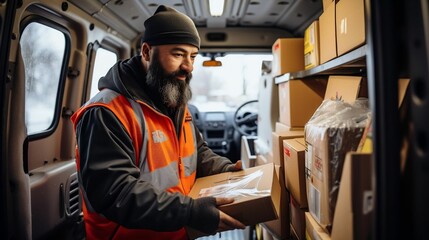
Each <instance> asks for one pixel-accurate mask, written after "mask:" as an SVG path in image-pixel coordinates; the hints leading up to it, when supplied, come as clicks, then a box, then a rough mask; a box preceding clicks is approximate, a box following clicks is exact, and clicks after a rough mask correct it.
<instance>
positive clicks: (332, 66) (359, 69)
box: [274, 45, 367, 84]
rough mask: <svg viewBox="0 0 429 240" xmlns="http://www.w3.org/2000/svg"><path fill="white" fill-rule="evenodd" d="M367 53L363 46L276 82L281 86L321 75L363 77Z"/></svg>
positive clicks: (284, 75)
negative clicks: (283, 83)
mask: <svg viewBox="0 0 429 240" xmlns="http://www.w3.org/2000/svg"><path fill="white" fill-rule="evenodd" d="M366 51H367V46H366V45H363V46H361V47H358V48H356V49H355V50H353V51H350V52H348V53H346V54H344V55H341V56H339V57H337V58H334V59H332V60H330V61H328V62H326V63H323V64H321V65H319V66H316V67H314V68H311V69H308V70H304V71H299V72H292V73H285V74H283V75H280V76H278V77H276V78H275V79H274V81H275V83H276V84H279V83H282V82H286V81H289V80H291V79H303V78H308V77H311V76H320V75H335V74H345V75H356V74H358V75H362V74H364V72H365V68H366V60H365V57H366Z"/></svg>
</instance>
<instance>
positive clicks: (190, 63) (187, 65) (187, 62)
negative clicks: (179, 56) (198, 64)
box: [180, 57, 194, 73]
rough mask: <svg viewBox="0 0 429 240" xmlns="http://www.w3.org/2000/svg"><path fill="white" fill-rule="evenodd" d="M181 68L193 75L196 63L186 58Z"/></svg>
mask: <svg viewBox="0 0 429 240" xmlns="http://www.w3.org/2000/svg"><path fill="white" fill-rule="evenodd" d="M180 68H181V69H182V70H184V71H186V72H188V73H191V72H192V70H194V62H193V61H192V58H191V57H187V58H184V59H183V62H182V64H181V65H180Z"/></svg>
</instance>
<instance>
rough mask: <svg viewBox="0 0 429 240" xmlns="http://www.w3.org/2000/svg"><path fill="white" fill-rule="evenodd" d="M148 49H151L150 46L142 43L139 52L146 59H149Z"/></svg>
mask: <svg viewBox="0 0 429 240" xmlns="http://www.w3.org/2000/svg"><path fill="white" fill-rule="evenodd" d="M150 50H151V46H150V45H149V44H147V43H143V45H142V50H141V54H142V58H143V59H144V60H146V61H150Z"/></svg>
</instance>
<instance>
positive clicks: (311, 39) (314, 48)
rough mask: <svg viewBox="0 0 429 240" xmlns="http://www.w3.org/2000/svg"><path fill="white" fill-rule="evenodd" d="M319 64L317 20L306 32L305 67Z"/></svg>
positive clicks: (308, 67)
mask: <svg viewBox="0 0 429 240" xmlns="http://www.w3.org/2000/svg"><path fill="white" fill-rule="evenodd" d="M318 65H319V21H318V20H316V21H314V22H313V23H312V24H310V26H308V27H307V29H306V30H305V32H304V68H305V70H307V69H310V68H313V67H316V66H318Z"/></svg>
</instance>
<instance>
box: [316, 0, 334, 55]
mask: <svg viewBox="0 0 429 240" xmlns="http://www.w3.org/2000/svg"><path fill="white" fill-rule="evenodd" d="M335 5H336V4H335V3H332V4H329V6H328V7H327V8H326V9H325V10H324V11H323V13H322V15H320V17H319V40H320V42H319V43H320V64H322V63H325V62H327V61H329V60H331V59H333V58H335V57H337V41H336V39H337V37H336V28H335Z"/></svg>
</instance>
